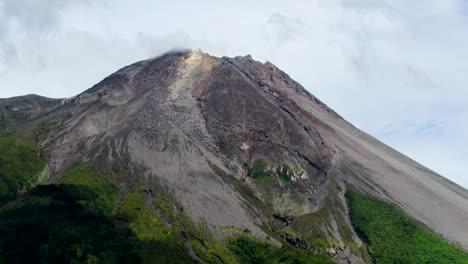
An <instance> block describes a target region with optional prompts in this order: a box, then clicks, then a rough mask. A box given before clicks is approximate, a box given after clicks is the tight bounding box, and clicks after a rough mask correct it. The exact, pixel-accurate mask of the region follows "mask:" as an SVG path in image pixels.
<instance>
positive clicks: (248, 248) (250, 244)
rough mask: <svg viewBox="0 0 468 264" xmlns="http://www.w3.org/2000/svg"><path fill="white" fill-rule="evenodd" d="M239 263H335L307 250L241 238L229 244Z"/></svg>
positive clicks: (250, 238)
mask: <svg viewBox="0 0 468 264" xmlns="http://www.w3.org/2000/svg"><path fill="white" fill-rule="evenodd" d="M228 248H229V250H230V251H231V252H233V253H234V254H235V255H236V256H237V258H238V260H239V263H242V264H262V263H265V264H267V263H268V264H270V263H271V264H274V263H284V264H289V263H291V264H293V263H294V264H314V263H320V264H326V263H333V262H332V261H331V260H330V258H329V257H326V256H318V255H312V254H310V253H308V252H307V251H305V250H301V249H297V248H293V247H289V246H285V247H281V248H279V247H275V246H273V245H270V244H267V243H265V242H261V241H259V240H257V239H255V238H253V237H249V236H239V237H238V238H236V239H233V240H231V241H230V242H229V243H228Z"/></svg>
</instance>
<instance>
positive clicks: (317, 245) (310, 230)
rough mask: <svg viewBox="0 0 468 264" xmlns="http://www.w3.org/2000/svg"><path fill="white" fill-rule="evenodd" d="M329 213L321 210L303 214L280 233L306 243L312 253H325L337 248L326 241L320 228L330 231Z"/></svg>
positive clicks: (331, 242)
mask: <svg viewBox="0 0 468 264" xmlns="http://www.w3.org/2000/svg"><path fill="white" fill-rule="evenodd" d="M328 220H329V211H328V209H326V208H323V209H321V210H319V211H317V212H315V213H310V214H305V215H302V216H300V217H298V218H297V219H295V220H294V221H293V222H292V224H291V225H289V226H287V227H285V228H283V229H282V230H281V231H282V232H284V233H286V234H288V235H290V236H293V237H297V238H300V239H301V240H304V241H305V242H307V244H308V245H309V246H311V247H312V248H313V249H314V252H317V253H325V252H326V251H327V249H328V248H330V247H333V246H337V245H336V243H335V244H334V243H333V241H330V240H328V238H327V237H326V235H325V233H324V230H322V228H328V229H331V228H332V227H331V226H330V225H331V224H330V223H329V222H328Z"/></svg>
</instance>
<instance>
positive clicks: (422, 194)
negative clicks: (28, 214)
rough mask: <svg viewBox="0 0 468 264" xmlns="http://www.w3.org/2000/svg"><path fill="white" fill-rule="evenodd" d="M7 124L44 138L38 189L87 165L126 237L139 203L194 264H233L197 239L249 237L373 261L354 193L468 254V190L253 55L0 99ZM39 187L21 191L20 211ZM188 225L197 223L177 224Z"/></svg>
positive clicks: (148, 67) (340, 258) (1, 126)
mask: <svg viewBox="0 0 468 264" xmlns="http://www.w3.org/2000/svg"><path fill="white" fill-rule="evenodd" d="M0 114H1V119H0V130H2V131H3V132H4V133H10V134H11V133H16V134H18V133H19V134H22V135H34V136H33V137H34V139H35V140H36V142H37V149H38V155H39V156H40V157H43V161H44V165H45V166H44V168H43V173H40V174H35V175H42V177H41V183H40V184H46V183H48V184H52V183H60V182H62V180H63V179H64V177H65V178H66V175H68V174H69V172H68V171H69V170H70V169H73V168H74V167H76V166H83V165H82V164H87V165H86V166H92V167H93V168H97V170H100V171H101V172H102V173H101V174H102V175H105V176H103V177H104V178H105V179H106V180H107V181H109V182H110V183H111V185H113V186H115V188H117V190H118V196H117V198H116V202H115V205H113V212H114V214H115V215H114V216H113V217H115V219H117V220H118V221H117V220H116V222H117V225H122V226H129V227H130V228H132V225H131V223H130V224H129V221H131V220H129V219H128V218H125V217H120V218H119V212H120V211H122V210H123V209H122V208H123V207H124V206H122V204H125V199H126V197H128V195H129V194H132V193H138V194H139V195H141V197H142V200H143V204H144V206H145V208H146V209H147V210H149V212H151V214H152V215H153V217H156V218H157V219H158V221H161V222H163V223H164V225H165V226H166V227H167V228H169V229H172V230H175V229H177V230H176V231H174V232H175V233H177V234H178V235H176V236H177V237H178V239H179V238H180V239H181V241H183V245H184V248H185V249H186V251H187V252H188V253H187V254H189V255H190V256H191V258H192V260H193V261H195V262H197V261H198V262H200V263H216V261H218V262H219V263H230V261H229V260H227V259H228V258H223V255H221V254H217V255H216V254H215V257H213V258H210V257H207V256H208V255H209V251H210V250H208V249H210V245H209V243H208V242H206V241H203V240H204V237H205V236H204V235H198V236H197V235H196V234H199V233H202V234H205V235H206V236H208V234H209V237H210V238H211V241H224V240H225V239H229V237H232V236H233V235H236V234H239V233H240V234H244V233H247V234H248V236H252V237H255V239H258V240H259V241H266V243H267V244H269V245H272V247H280V246H281V245H288V246H290V247H293V248H297V249H301V250H305V251H308V252H313V253H317V254H319V253H320V254H324V255H327V256H329V257H330V258H331V259H333V260H334V261H335V262H337V263H369V262H372V261H375V258H373V257H372V252H368V251H369V250H368V248H367V245H368V243H369V240H371V238H370V237H369V238H366V237H365V236H362V234H361V233H360V232H358V231H357V229H356V227H355V225H354V224H353V223H352V219H351V217H350V215H351V213H350V204H349V201H347V200H348V198H347V193H349V192H350V191H353V192H356V193H360V195H365V196H367V197H370V198H371V199H374V200H376V201H379V202H382V203H384V204H387V205H391V206H392V207H394V208H396V210H398V211H399V212H402V213H403V214H404V215H406V216H407V217H409V218H411V219H413V220H414V221H415V222H416V223H418V225H421V226H423V227H424V228H426V229H428V230H430V231H431V232H433V233H434V234H436V235H437V236H440V237H441V238H443V239H445V240H448V241H450V243H453V244H455V247H460V250H461V251H463V249H464V250H467V249H468V191H467V190H465V189H464V188H462V187H460V186H458V185H456V184H455V183H453V182H451V181H449V180H447V179H446V178H444V177H442V176H440V175H438V174H437V173H435V172H433V171H431V170H430V169H428V168H426V167H424V166H422V165H421V164H419V163H417V162H415V161H414V160H412V159H410V158H408V157H406V156H405V155H403V154H401V153H399V152H398V151H396V150H394V149H392V148H391V147H389V146H386V145H385V144H383V143H382V142H380V141H379V140H377V139H375V138H374V137H372V136H370V135H368V134H366V133H365V132H363V131H361V130H360V129H358V128H357V127H355V126H353V125H352V124H351V123H349V122H347V121H346V120H345V119H343V118H342V117H341V116H340V115H339V114H337V113H336V112H335V111H333V110H332V109H330V108H329V107H328V106H327V105H326V104H324V103H323V102H322V101H320V100H319V99H318V98H316V97H315V96H314V95H312V94H311V93H309V92H308V91H307V90H306V89H305V88H304V87H302V86H301V85H300V84H299V83H297V82H296V81H294V80H293V79H291V78H290V77H289V76H288V75H287V74H286V73H284V72H283V71H281V70H280V69H278V68H277V67H276V66H275V65H273V64H272V63H270V62H266V63H262V62H258V61H255V60H253V59H252V57H251V56H245V57H235V58H228V57H222V58H218V57H215V56H211V55H209V54H206V53H203V52H201V51H181V52H171V53H167V54H164V55H162V56H160V57H157V58H153V59H149V60H145V61H140V62H137V63H135V64H132V65H130V66H127V67H124V68H122V69H120V70H118V71H117V72H115V73H114V74H112V75H110V76H109V77H107V78H105V79H104V80H102V81H101V82H99V83H98V84H96V85H95V86H93V87H92V88H90V89H88V90H86V91H85V92H83V93H81V94H79V95H77V96H75V97H73V98H68V99H49V98H44V97H40V96H35V95H34V96H33V95H30V96H24V97H16V98H10V99H1V100H0ZM38 128H40V129H39V130H40V132H37V131H38ZM80 164H81V165H80ZM44 171H45V172H44ZM38 184H39V183H28V184H26V183H21V184H20V185H19V186H21V188H20V189H18V191H17V194H16V197H17V199H19V198H21V197H24V196H25V195H26V196H27V194H28V190H29V189H31V188H34V187H36V186H37V185H38ZM18 197H19V198H18ZM22 199H24V198H22ZM142 210H143V209H142ZM175 212H177V213H175ZM181 212H182V213H183V215H184V217H185V218H187V219H189V220H187V222H190V223H193V224H191V225H188V224H178V223H180V219H181V217H180V214H181ZM175 214H177V215H178V216H179V217H176V216H175ZM185 218H184V219H185ZM193 226H195V227H193ZM122 228H123V227H122ZM192 229H197V230H203V232H198V233H197V232H193V231H191V230H192ZM308 232H309V233H310V234H308ZM311 237H313V239H312V238H311ZM315 238H320V239H321V240H320V241H322V242H321V244H320V243H318V242H317V241H318V239H315ZM314 239H315V240H314ZM197 241H198V242H197ZM194 243H195V244H196V243H198V244H197V245H198V246H196V245H194ZM215 243H217V242H215ZM317 243H318V244H317ZM219 244H220V245H223V243H222V242H219ZM199 245H202V246H199ZM200 248H201V249H200ZM203 250H205V251H204V252H205V253H199V252H203ZM213 259H214V260H213ZM241 262H242V261H241ZM148 263H151V261H149V262H148ZM153 263H158V262H157V261H154V262H153ZM379 263H384V262H379Z"/></svg>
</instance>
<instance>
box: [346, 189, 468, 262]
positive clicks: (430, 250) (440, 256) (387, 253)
mask: <svg viewBox="0 0 468 264" xmlns="http://www.w3.org/2000/svg"><path fill="white" fill-rule="evenodd" d="M347 197H348V202H349V206H350V210H351V220H352V223H353V226H354V228H355V230H356V232H357V233H358V235H359V236H360V237H361V238H362V239H363V240H364V241H365V242H366V243H367V244H368V248H369V253H370V255H371V257H372V258H373V261H374V262H375V263H376V264H391V263H431V264H437V263H441V264H450V263H453V264H455V263H457V264H460V263H468V254H467V253H466V252H464V251H463V250H462V249H460V248H458V247H456V246H454V245H451V244H450V243H448V242H447V241H445V240H443V239H442V238H441V237H439V236H438V235H435V234H434V233H432V232H430V231H429V230H428V229H427V228H426V227H425V226H423V225H422V224H421V223H419V222H416V221H415V220H413V219H411V218H409V217H408V216H406V215H405V214H404V213H403V212H402V211H401V210H399V209H396V208H395V207H393V206H392V205H389V204H387V203H384V202H381V201H377V200H375V199H372V198H369V197H367V196H364V195H362V194H360V193H357V192H354V191H350V192H348V194H347Z"/></svg>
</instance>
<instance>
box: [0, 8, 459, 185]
mask: <svg viewBox="0 0 468 264" xmlns="http://www.w3.org/2000/svg"><path fill="white" fill-rule="evenodd" d="M185 48H189V49H195V48H201V49H202V50H203V51H204V52H207V53H210V54H212V55H216V56H237V55H247V54H250V55H252V56H253V58H255V59H257V60H260V61H270V62H272V63H274V64H275V65H277V66H278V67H279V68H281V69H282V70H284V71H285V72H286V73H288V74H289V75H290V76H291V77H293V78H294V79H295V80H296V81H298V82H299V83H301V84H302V85H303V86H304V87H305V88H306V89H308V90H309V91H310V92H311V93H312V94H314V95H316V96H317V97H319V98H320V99H321V100H322V101H324V102H325V103H326V104H328V105H329V106H330V107H331V108H333V109H334V110H336V111H337V112H338V113H340V114H341V115H342V116H343V117H345V118H346V119H347V120H348V121H350V122H352V123H353V124H354V125H356V126H357V127H359V128H361V129H362V130H364V131H366V132H368V133H370V134H371V135H373V136H375V137H377V138H378V139H380V140H382V141H383V142H385V143H387V144H389V145H390V146H392V147H394V148H396V149H398V150H399V151H401V152H403V153H404V154H406V155H408V156H410V157H411V158H413V159H415V160H417V161H419V162H420V163H422V164H423V165H425V166H427V167H429V168H430V169H433V170H435V171H436V172H438V173H440V174H442V175H444V176H445V177H447V178H449V179H451V180H453V181H454V182H456V183H458V184H460V185H462V186H464V187H465V188H468V87H467V85H468V1H466V0H412V1H408V0H380V1H376V0H305V1H293V0H291V1H284V0H283V1H275V0H268V1H266V0H265V1H264V0H258V1H247V0H237V1H227V0H226V1H225V0H198V1H188V0H187V1H179V0H171V1H158V0H132V1H128V0H126V1H124V0H92V1H91V0H74V1H69V0H0V98H5V97H11V96H17V95H24V94H31V93H34V94H39V95H43V96H48V97H60V98H63V97H71V96H73V95H76V94H78V93H80V92H82V91H84V90H86V89H87V88H89V87H91V86H92V85H93V84H95V83H97V82H98V81H100V80H101V79H103V78H104V77H106V76H107V75H109V74H111V73H113V72H114V71H116V70H117V69H119V68H121V67H123V66H125V65H128V64H131V63H133V62H135V61H138V60H143V59H147V58H151V57H155V56H158V55H160V54H162V53H164V52H167V51H169V50H174V49H185Z"/></svg>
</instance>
